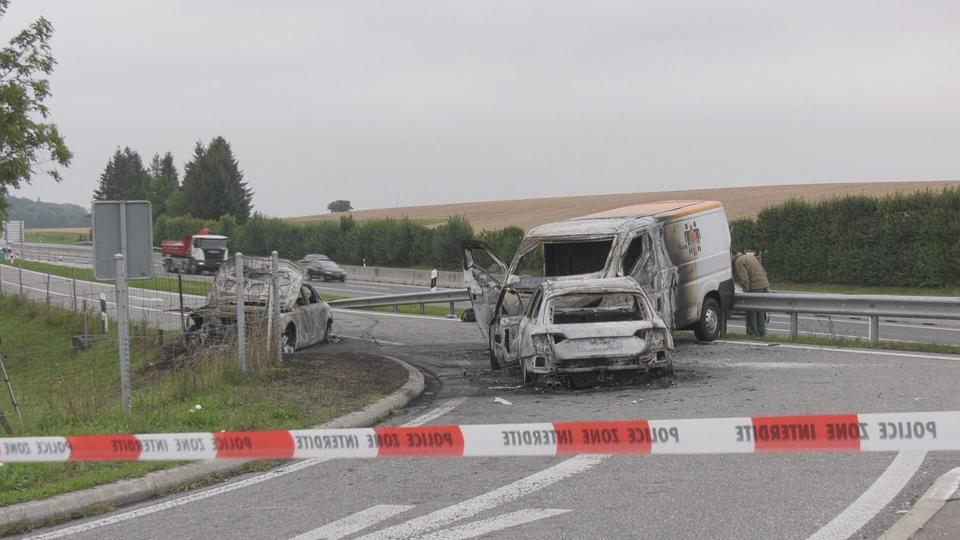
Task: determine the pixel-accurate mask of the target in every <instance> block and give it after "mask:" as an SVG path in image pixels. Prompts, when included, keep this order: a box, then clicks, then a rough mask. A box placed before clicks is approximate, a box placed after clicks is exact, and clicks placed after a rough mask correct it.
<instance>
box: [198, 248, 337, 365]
mask: <svg viewBox="0 0 960 540" xmlns="http://www.w3.org/2000/svg"><path fill="white" fill-rule="evenodd" d="M235 268H236V264H235V262H234V260H233V259H231V260H230V261H229V262H228V263H227V264H225V265H224V266H223V267H221V268H220V270H218V271H217V273H216V275H215V276H214V278H213V287H212V288H211V290H210V295H209V296H208V297H207V305H205V306H203V307H201V308H198V309H195V310H193V311H191V312H190V315H189V316H190V329H189V331H188V336H190V337H191V338H192V339H193V340H194V341H200V342H216V341H223V340H224V339H226V337H227V336H228V335H230V334H232V333H234V332H235V329H236V324H237V293H236V291H237V276H236V272H235V271H234V269H235ZM243 280H244V283H243V285H244V287H243V290H244V310H245V313H246V318H247V320H250V321H252V320H253V319H259V320H261V321H264V322H267V321H268V320H269V318H270V317H271V311H272V310H271V309H270V307H271V302H272V301H273V299H272V296H273V295H272V294H271V273H270V259H268V258H262V257H244V258H243ZM278 285H279V296H278V298H277V301H278V302H279V304H280V324H279V325H278V326H279V329H280V343H281V347H282V348H283V351H284V352H293V351H294V350H296V349H302V348H304V347H309V346H311V345H314V344H317V343H321V342H324V341H326V340H327V339H328V338H329V337H330V335H331V331H332V328H333V315H332V310H331V309H330V306H329V305H328V304H327V303H326V302H324V301H323V299H322V298H321V297H320V295H319V294H317V291H316V289H314V288H313V287H312V286H311V285H310V284H308V283H304V280H303V271H302V270H301V268H300V267H299V266H297V265H296V264H294V263H292V262H290V261H286V260H281V261H280V265H279V276H278ZM248 328H250V326H248Z"/></svg>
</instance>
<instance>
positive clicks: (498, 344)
mask: <svg viewBox="0 0 960 540" xmlns="http://www.w3.org/2000/svg"><path fill="white" fill-rule="evenodd" d="M509 294H513V295H516V297H517V302H518V303H519V308H518V309H517V311H516V313H505V308H504V307H503V306H504V299H505V298H506V297H507V295H509ZM526 308H527V306H524V304H523V296H522V295H521V294H520V293H519V292H517V291H516V290H515V289H513V288H510V287H506V288H504V289H503V290H502V291H501V293H500V297H499V298H498V299H497V313H496V317H495V319H494V321H493V323H492V325H491V326H492V328H493V330H492V331H493V333H494V338H493V343H492V345H493V346H494V347H495V348H496V352H495V354H496V356H497V361H498V362H499V363H500V365H501V366H511V365H514V364H516V363H517V362H519V361H520V347H521V343H522V339H521V337H522V336H521V333H520V330H521V326H522V323H523V320H524V319H525V318H526Z"/></svg>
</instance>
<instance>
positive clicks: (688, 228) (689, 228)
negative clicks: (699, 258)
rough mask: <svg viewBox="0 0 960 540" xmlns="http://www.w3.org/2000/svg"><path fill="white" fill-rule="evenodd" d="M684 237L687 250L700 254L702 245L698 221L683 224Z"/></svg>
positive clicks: (692, 253) (690, 252) (691, 253)
mask: <svg viewBox="0 0 960 540" xmlns="http://www.w3.org/2000/svg"><path fill="white" fill-rule="evenodd" d="M683 239H684V241H685V242H686V248H687V252H688V253H689V254H690V255H699V254H700V252H701V251H702V248H701V247H700V227H698V226H697V222H696V221H694V222H693V224H692V225H691V224H690V223H684V224H683Z"/></svg>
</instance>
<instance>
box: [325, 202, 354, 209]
mask: <svg viewBox="0 0 960 540" xmlns="http://www.w3.org/2000/svg"><path fill="white" fill-rule="evenodd" d="M327 210H329V211H331V212H349V211H351V210H353V206H351V205H350V201H345V200H343V199H338V200H336V201H333V202H332V203H330V204H328V205H327Z"/></svg>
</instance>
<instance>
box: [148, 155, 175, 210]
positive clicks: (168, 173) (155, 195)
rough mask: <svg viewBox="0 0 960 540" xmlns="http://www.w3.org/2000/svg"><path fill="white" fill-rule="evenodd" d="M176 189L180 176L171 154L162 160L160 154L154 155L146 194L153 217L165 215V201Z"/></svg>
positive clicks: (166, 208)
mask: <svg viewBox="0 0 960 540" xmlns="http://www.w3.org/2000/svg"><path fill="white" fill-rule="evenodd" d="M178 189H180V174H179V173H178V172H177V167H176V165H175V164H174V163H173V154H171V153H170V152H167V153H166V154H164V156H163V157H162V158H161V157H160V154H154V155H153V161H151V162H150V187H149V190H148V193H147V195H148V198H149V200H150V203H151V204H152V205H153V217H157V216H161V215H164V214H166V213H167V210H168V206H167V201H169V200H170V197H172V196H173V194H174V193H176V191H177V190H178Z"/></svg>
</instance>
